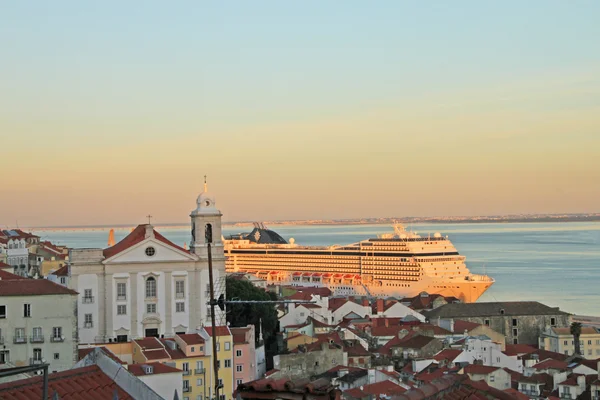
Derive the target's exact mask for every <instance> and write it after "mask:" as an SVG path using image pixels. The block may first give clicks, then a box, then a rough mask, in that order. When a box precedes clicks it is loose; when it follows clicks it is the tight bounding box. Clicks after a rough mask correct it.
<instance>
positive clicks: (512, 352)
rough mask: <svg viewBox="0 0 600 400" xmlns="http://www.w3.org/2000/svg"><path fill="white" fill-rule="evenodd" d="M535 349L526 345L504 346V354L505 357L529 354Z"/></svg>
mask: <svg viewBox="0 0 600 400" xmlns="http://www.w3.org/2000/svg"><path fill="white" fill-rule="evenodd" d="M536 350H537V349H536V348H535V347H532V346H530V345H528V344H508V343H507V344H506V350H504V354H506V355H507V356H517V355H522V354H530V353H533V352H535V351H536Z"/></svg>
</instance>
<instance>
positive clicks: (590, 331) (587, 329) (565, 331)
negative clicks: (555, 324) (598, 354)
mask: <svg viewBox="0 0 600 400" xmlns="http://www.w3.org/2000/svg"><path fill="white" fill-rule="evenodd" d="M552 330H553V331H554V333H556V334H557V335H568V336H570V337H572V336H573V334H572V333H571V328H552ZM581 334H582V335H598V331H597V330H596V328H594V327H591V326H582V327H581ZM581 339H582V340H583V338H581Z"/></svg>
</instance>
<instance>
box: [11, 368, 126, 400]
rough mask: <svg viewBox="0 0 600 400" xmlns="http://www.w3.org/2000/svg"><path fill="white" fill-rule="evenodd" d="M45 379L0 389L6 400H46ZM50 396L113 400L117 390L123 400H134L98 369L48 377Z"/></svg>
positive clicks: (31, 380) (69, 371) (81, 369)
mask: <svg viewBox="0 0 600 400" xmlns="http://www.w3.org/2000/svg"><path fill="white" fill-rule="evenodd" d="M42 384H43V377H42V376H37V377H34V378H29V379H22V380H18V381H14V382H9V383H4V384H1V385H0V398H1V399H2V400H30V399H31V400H39V399H41V398H42ZM48 387H49V390H48V391H49V395H50V396H53V395H54V393H55V392H56V393H57V394H58V396H59V398H60V399H69V400H105V399H112V398H113V396H114V393H115V390H116V392H117V394H118V396H119V400H129V399H131V400H133V397H131V396H130V395H129V394H127V392H125V391H124V390H123V389H121V388H120V387H119V386H118V385H117V384H116V383H115V382H114V381H113V380H112V379H111V377H108V376H107V375H105V374H104V373H103V372H102V371H101V370H100V368H99V367H98V366H97V365H90V366H88V367H82V368H76V369H70V370H68V371H63V372H57V373H53V374H50V375H49V376H48Z"/></svg>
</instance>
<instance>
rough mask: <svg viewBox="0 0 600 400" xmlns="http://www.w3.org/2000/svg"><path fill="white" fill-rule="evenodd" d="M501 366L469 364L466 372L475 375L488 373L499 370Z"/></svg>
mask: <svg viewBox="0 0 600 400" xmlns="http://www.w3.org/2000/svg"><path fill="white" fill-rule="evenodd" d="M499 369H500V367H490V366H488V365H477V364H469V365H467V366H466V367H465V372H466V373H467V374H474V375H488V374H491V373H492V372H495V371H498V370H499Z"/></svg>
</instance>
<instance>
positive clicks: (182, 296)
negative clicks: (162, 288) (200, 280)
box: [175, 292, 185, 299]
mask: <svg viewBox="0 0 600 400" xmlns="http://www.w3.org/2000/svg"><path fill="white" fill-rule="evenodd" d="M175 298H176V299H184V298H185V293H183V292H176V293H175Z"/></svg>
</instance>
